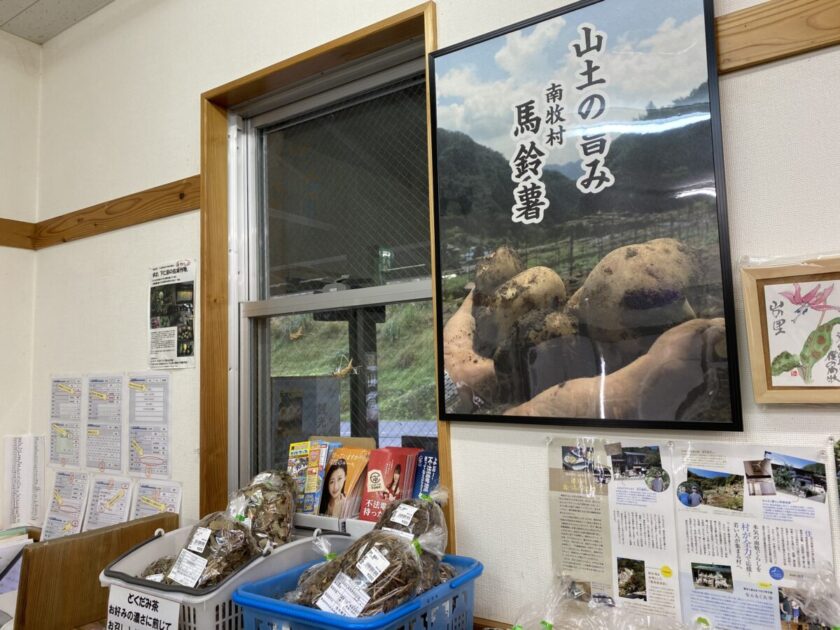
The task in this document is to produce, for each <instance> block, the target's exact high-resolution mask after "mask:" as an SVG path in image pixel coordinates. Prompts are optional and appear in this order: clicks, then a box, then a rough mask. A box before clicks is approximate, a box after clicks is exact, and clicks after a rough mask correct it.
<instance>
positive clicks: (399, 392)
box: [254, 301, 437, 470]
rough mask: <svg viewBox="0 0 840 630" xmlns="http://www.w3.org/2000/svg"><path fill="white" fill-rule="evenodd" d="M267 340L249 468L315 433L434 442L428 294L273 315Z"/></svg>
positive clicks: (282, 458)
mask: <svg viewBox="0 0 840 630" xmlns="http://www.w3.org/2000/svg"><path fill="white" fill-rule="evenodd" d="M267 339H268V348H267V349H263V350H267V351H268V353H269V354H268V356H267V357H266V359H267V362H268V364H269V365H270V375H269V378H270V383H269V384H268V387H267V388H266V389H265V391H266V392H267V394H266V400H265V405H266V406H267V409H265V411H264V412H258V413H257V416H256V418H257V427H256V431H255V432H254V434H255V436H257V441H258V442H260V444H259V446H258V448H257V457H256V460H257V461H256V462H255V469H260V470H262V469H265V468H266V467H271V466H279V467H282V468H285V466H286V460H287V455H288V450H289V444H291V443H292V442H297V441H301V440H307V439H309V437H310V436H312V435H342V436H351V435H352V436H358V437H374V438H377V441H378V444H379V446H418V447H421V448H430V449H436V448H437V444H436V437H437V423H436V421H435V380H434V379H435V359H434V326H433V323H432V305H431V302H429V301H423V302H408V303H403V304H389V305H387V306H371V307H363V308H352V309H343V310H332V311H319V312H315V313H306V314H296V315H281V316H277V317H272V318H270V319H269V320H268V335H267Z"/></svg>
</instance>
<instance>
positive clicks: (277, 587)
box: [233, 556, 484, 630]
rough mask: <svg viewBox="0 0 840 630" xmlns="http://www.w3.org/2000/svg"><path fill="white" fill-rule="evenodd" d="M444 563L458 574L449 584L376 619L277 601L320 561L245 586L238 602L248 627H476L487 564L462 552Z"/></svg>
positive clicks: (255, 629)
mask: <svg viewBox="0 0 840 630" xmlns="http://www.w3.org/2000/svg"><path fill="white" fill-rule="evenodd" d="M444 561H445V562H448V563H449V564H451V565H452V566H453V567H454V568H455V572H456V575H455V577H454V578H452V579H451V580H450V581H449V582H446V583H444V584H441V585H440V586H436V587H435V588H433V589H431V590H429V591H426V592H425V593H423V594H422V595H419V596H417V597H415V598H414V599H412V600H410V601H408V602H406V603H405V604H403V605H402V606H398V607H397V608H394V609H393V610H392V611H390V612H388V613H383V614H380V615H373V616H372V617H360V618H358V619H353V618H350V617H342V616H341V615H335V614H333V613H328V612H324V611H323V610H320V609H317V608H308V607H306V606H299V605H298V604H291V603H289V602H284V601H281V600H279V599H275V597H274V596H276V595H277V594H278V593H286V592H288V591H292V590H294V589H295V587H296V586H297V582H298V578H299V577H300V575H301V573H303V572H304V571H305V570H306V569H307V568H309V567H310V566H312V564H315V563H308V564H304V565H300V566H298V567H296V568H294V569H290V570H289V571H286V572H284V573H280V574H279V575H276V576H274V577H270V578H266V579H264V580H260V581H258V582H252V583H250V584H244V585H242V586H240V587H239V588H238V589H237V590H236V592H235V593H234V594H233V601H235V602H236V603H237V604H239V606H240V607H241V608H242V612H243V614H244V620H245V626H244V628H245V630H348V629H354V630H472V627H473V605H474V597H475V593H474V591H475V580H476V579H477V578H478V576H479V575H481V572H482V570H483V569H484V567H483V566H482V565H481V563H480V562H479V561H478V560H473V559H472V558H465V557H461V556H445V557H444Z"/></svg>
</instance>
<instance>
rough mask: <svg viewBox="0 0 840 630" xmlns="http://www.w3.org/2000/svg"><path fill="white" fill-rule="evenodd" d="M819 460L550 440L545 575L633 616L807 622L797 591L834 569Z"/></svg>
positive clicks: (780, 451)
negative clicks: (549, 562)
mask: <svg viewBox="0 0 840 630" xmlns="http://www.w3.org/2000/svg"><path fill="white" fill-rule="evenodd" d="M824 459H825V453H824V452H823V449H820V448H807V447H763V446H756V445H749V444H746V445H745V444H725V443H715V442H693V441H682V440H676V441H667V442H657V441H655V440H643V439H626V438H622V439H609V438H606V439H603V438H602V439H593V438H577V437H568V438H564V437H561V438H555V439H554V440H553V441H552V444H551V446H550V447H549V495H550V501H551V506H550V510H551V511H550V515H551V535H552V547H553V559H554V566H555V568H556V570H557V572H558V573H562V574H564V575H567V576H570V577H571V578H573V579H574V580H575V582H576V584H577V585H578V586H579V587H580V588H581V589H582V590H583V592H585V593H588V594H589V596H590V597H596V598H599V599H603V598H609V599H611V600H612V601H613V602H615V603H616V605H618V606H620V607H623V608H626V609H628V610H632V611H634V612H637V613H641V614H651V615H660V616H663V617H668V618H671V619H675V620H681V621H683V622H684V623H699V624H701V625H708V626H711V627H714V628H716V629H719V630H748V629H749V630H752V629H754V628H759V627H760V628H767V629H771V630H788V629H789V628H792V627H794V626H791V625H790V624H791V623H793V622H798V623H811V622H810V621H803V619H804V618H805V616H804V612H803V611H801V610H800V607H799V601H798V600H797V597H798V594H797V588H799V587H801V586H802V584H803V582H802V580H803V579H805V578H807V577H808V576H811V575H813V574H815V573H816V572H817V571H819V570H826V569H828V570H832V568H833V552H832V540H831V529H830V517H829V507H828V504H827V494H826V489H827V485H826V469H825V464H824ZM813 627H818V626H813Z"/></svg>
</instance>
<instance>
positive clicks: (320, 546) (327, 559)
mask: <svg viewBox="0 0 840 630" xmlns="http://www.w3.org/2000/svg"><path fill="white" fill-rule="evenodd" d="M312 546H313V547H314V548H315V551H316V552H318V553H320V554H321V555H322V556H324V561H323V562H318V563H316V564H313V565H312V566H311V567H309V568H308V569H306V571H304V572H303V573H301V575H300V577H299V578H298V585H297V588H296V589H295V590H293V591H289V592H288V593H285V594H283V593H279V594H278V595H277V597H278V599H283V600H285V601H287V602H292V603H295V604H301V603H304V602H303V599H304V595H303V594H304V593H309V592H311V591H312V588H313V585H314V584H315V583H316V582H314V580H318V579H321V578H320V577H319V574H320V573H321V571H322V570H325V567H326V566H327V565H328V564H329V563H331V562H334V561H335V559H336V558H337V557H338V556H337V555H336V554H335V553H333V551H332V545H331V544H330V541H329V539H327V538H324V537H323V536H321V530H315V534H314V535H313V537H312ZM325 575H326V574H325ZM332 577H335V574H334V573H333V576H332ZM313 578H314V580H313Z"/></svg>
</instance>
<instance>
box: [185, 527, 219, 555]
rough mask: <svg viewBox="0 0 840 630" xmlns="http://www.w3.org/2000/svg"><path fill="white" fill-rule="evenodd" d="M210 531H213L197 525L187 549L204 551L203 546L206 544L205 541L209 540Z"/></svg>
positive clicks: (198, 551) (197, 551)
mask: <svg viewBox="0 0 840 630" xmlns="http://www.w3.org/2000/svg"><path fill="white" fill-rule="evenodd" d="M212 533H213V531H212V530H211V529H209V528H207V527H199V528H198V529H197V530H195V534H193V537H192V540H191V541H190V544H189V545H187V549H189V550H190V551H195V552H196V553H204V548H205V547H206V546H207V541H208V540H210V534H212Z"/></svg>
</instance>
